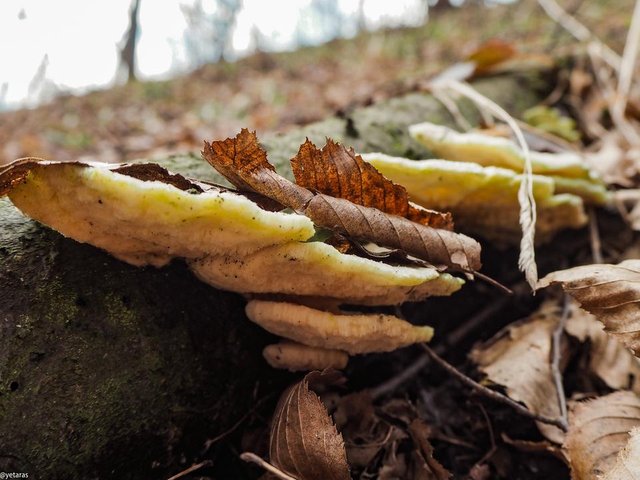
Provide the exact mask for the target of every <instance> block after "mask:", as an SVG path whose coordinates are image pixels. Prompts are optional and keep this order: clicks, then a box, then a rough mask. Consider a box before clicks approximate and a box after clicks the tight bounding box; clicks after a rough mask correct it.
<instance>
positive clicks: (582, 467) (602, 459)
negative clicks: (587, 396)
mask: <svg viewBox="0 0 640 480" xmlns="http://www.w3.org/2000/svg"><path fill="white" fill-rule="evenodd" d="M638 427H640V398H639V397H638V396H637V395H636V394H635V393H633V392H615V393H612V394H610V395H606V396H604V397H598V398H596V399H595V400H590V401H587V402H582V403H574V404H573V405H572V408H571V413H570V415H569V432H568V433H567V438H566V441H565V443H564V448H565V449H566V452H567V456H568V458H569V462H570V464H571V473H572V478H573V479H574V480H596V479H601V478H602V476H603V475H605V474H607V473H609V474H610V471H611V469H612V468H614V466H615V464H616V456H617V454H618V452H620V451H621V450H622V449H623V448H624V447H625V446H626V445H627V443H628V442H629V432H630V431H631V430H632V429H634V428H638ZM607 478H611V479H613V478H615V479H616V480H620V477H611V476H609V477H607ZM631 478H637V477H631Z"/></svg>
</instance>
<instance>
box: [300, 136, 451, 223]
mask: <svg viewBox="0 0 640 480" xmlns="http://www.w3.org/2000/svg"><path fill="white" fill-rule="evenodd" d="M291 168H292V170H293V175H294V176H295V179H296V183H297V184H298V185H300V186H303V187H305V188H307V189H309V190H311V191H315V192H319V193H324V194H325V195H329V196H331V197H335V198H344V199H345V200H349V201H350V202H353V203H356V204H358V205H362V206H365V207H372V208H377V209H378V210H380V211H381V212H385V213H389V214H391V215H397V216H399V217H404V218H407V219H409V220H411V221H413V222H416V223H420V224H422V225H428V226H430V227H433V228H442V229H445V230H453V219H452V218H451V214H449V213H441V212H437V211H435V210H428V209H426V208H422V207H419V206H417V205H414V204H412V203H411V202H409V197H408V194H407V190H406V189H405V188H404V187H403V186H402V185H399V184H397V183H394V182H392V181H391V180H389V179H388V178H386V177H385V176H384V175H382V174H381V173H380V172H379V171H378V170H377V169H376V168H375V167H374V166H373V165H371V164H370V163H367V162H365V161H364V160H363V159H362V157H361V156H360V155H356V153H355V151H354V150H353V149H352V148H349V149H347V148H346V147H345V146H344V145H342V144H339V143H335V142H334V141H333V140H331V139H327V143H326V145H325V146H324V147H323V148H322V150H320V149H318V148H317V147H316V146H315V145H314V144H313V143H311V142H310V141H309V139H307V140H306V141H305V142H304V143H303V144H302V145H301V146H300V149H299V151H298V154H297V155H296V156H295V157H293V158H292V159H291Z"/></svg>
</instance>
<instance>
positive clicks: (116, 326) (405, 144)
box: [0, 76, 544, 479]
mask: <svg viewBox="0 0 640 480" xmlns="http://www.w3.org/2000/svg"><path fill="white" fill-rule="evenodd" d="M528 78H529V80H526V81H525V80H523V79H521V78H518V77H517V76H509V77H500V78H494V79H491V80H485V81H483V82H480V83H479V84H478V85H479V88H480V89H481V90H483V91H484V92H485V93H487V94H489V95H490V96H492V97H493V98H494V99H496V100H497V101H498V102H499V103H501V104H502V105H503V106H505V107H506V108H507V109H508V110H510V111H512V112H515V113H517V112H521V111H522V110H524V109H525V108H528V107H530V106H532V105H534V104H535V103H536V102H537V101H538V100H539V99H540V98H541V92H538V91H537V90H536V88H533V87H535V85H538V86H539V85H541V84H544V82H542V83H540V81H539V80H540V79H539V78H537V77H536V78H535V79H534V81H533V83H532V81H531V77H528ZM527 82H528V83H527ZM301 108H303V107H301ZM463 110H464V111H465V112H466V113H467V115H468V117H470V118H471V119H474V118H477V114H476V113H474V109H473V108H471V107H469V105H466V106H465V107H464V108H463ZM425 120H429V121H434V122H441V123H447V124H452V121H451V118H450V116H449V114H448V113H447V111H446V110H445V109H444V108H443V107H442V106H441V105H440V104H439V103H438V102H437V101H436V100H435V99H433V97H431V96H430V95H427V94H423V93H415V94H410V95H407V96H404V97H401V98H397V99H393V100H390V101H388V102H384V103H381V104H379V105H374V106H371V107H367V108H361V109H357V110H355V111H353V112H352V113H351V114H350V115H349V116H348V117H346V118H332V119H328V120H326V121H323V122H319V123H316V124H313V125H309V126H307V127H304V128H300V129H296V130H294V131H291V132H289V133H287V134H285V135H270V136H269V135H267V136H264V139H265V141H264V143H265V145H266V146H267V148H268V151H269V155H270V159H271V160H272V161H273V162H275V163H276V165H277V167H278V169H279V170H280V171H281V172H283V173H285V174H286V175H288V176H290V175H291V173H290V170H289V167H288V159H289V158H290V157H291V156H293V154H295V152H296V151H297V148H298V145H299V144H300V143H302V142H303V141H304V139H305V137H307V136H308V137H309V138H310V139H312V140H313V141H314V142H316V143H317V144H320V145H322V144H324V137H325V136H331V137H332V138H334V139H336V140H340V141H343V142H345V143H346V144H349V145H354V146H355V147H356V149H357V150H359V151H363V152H364V151H373V150H382V151H385V152H387V153H389V154H393V155H404V156H409V157H420V156H423V155H425V154H426V152H425V151H423V150H422V149H421V148H420V147H419V146H418V145H417V144H415V143H414V142H412V141H411V139H410V138H409V137H408V134H407V131H406V127H407V126H408V125H409V124H411V123H415V122H419V121H425ZM195 157H197V155H194V156H183V157H173V158H170V159H165V160H162V161H161V162H160V163H161V164H163V165H165V166H167V167H168V168H170V169H171V170H173V171H175V172H180V173H183V174H187V175H190V176H192V177H196V178H198V177H199V178H202V179H210V180H215V181H220V180H221V179H220V178H219V177H217V176H216V175H215V174H213V172H212V170H211V169H210V167H209V166H208V165H207V164H206V162H204V161H202V160H199V159H196V158H195ZM0 259H1V263H0V292H1V293H0V471H15V472H27V473H29V478H41V479H49V478H51V479H54V478H120V479H126V478H159V477H161V476H163V475H166V473H167V472H168V470H167V469H166V467H168V466H169V467H172V468H173V470H172V471H173V472H174V473H175V471H176V468H175V467H176V465H178V463H177V460H178V459H179V458H180V457H181V456H184V458H186V459H187V461H188V459H190V458H193V456H194V455H196V454H197V450H199V449H200V448H201V446H202V444H203V441H204V439H205V438H207V436H208V437H209V438H211V437H213V436H215V435H217V434H219V433H221V432H223V431H224V430H225V429H226V428H228V427H229V425H231V424H233V423H234V422H235V421H236V420H237V419H238V418H239V417H240V416H241V415H242V414H244V413H246V412H247V411H248V410H249V408H250V405H251V404H252V402H254V401H255V399H254V397H253V395H252V392H254V389H255V388H256V385H257V383H258V382H259V384H260V389H259V396H263V395H265V394H266V393H268V392H272V393H277V392H279V391H280V390H281V388H282V386H283V380H287V379H290V378H291V377H289V376H286V375H283V374H279V373H276V372H274V371H273V370H270V369H268V367H267V366H266V364H265V363H264V362H263V360H262V358H261V351H262V348H263V346H264V345H265V344H266V343H268V342H269V341H270V340H271V339H272V337H271V336H270V335H268V334H267V333H265V332H263V331H261V330H260V329H259V328H257V327H256V326H254V325H253V324H251V323H250V322H248V321H247V320H246V318H245V315H244V310H243V308H244V300H243V299H242V297H241V296H239V295H236V294H234V293H230V292H224V291H219V290H216V289H214V288H212V287H209V286H207V285H205V284H202V283H200V282H199V281H198V280H196V279H195V278H194V276H193V275H192V274H191V273H190V272H189V271H188V270H187V268H186V267H185V266H184V265H183V264H182V263H181V262H180V261H175V262H173V263H172V264H171V265H169V266H168V267H165V268H161V269H155V268H135V267H132V266H130V265H127V264H124V263H122V262H120V261H118V260H115V259H114V258H112V257H110V256H109V255H108V254H106V253H104V252H102V251H100V250H98V249H96V248H94V247H92V246H90V245H86V244H79V243H77V242H75V241H73V240H70V239H66V238H63V237H62V236H61V235H59V234H58V233H56V232H53V231H51V230H49V229H47V228H44V227H42V226H39V225H38V224H36V223H35V222H33V221H31V220H29V219H27V218H25V217H24V216H23V215H22V214H20V213H19V212H18V211H17V210H16V209H15V208H14V207H13V206H12V205H11V204H10V203H9V201H8V200H6V199H4V200H0ZM194 446H196V447H194Z"/></svg>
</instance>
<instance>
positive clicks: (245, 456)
mask: <svg viewBox="0 0 640 480" xmlns="http://www.w3.org/2000/svg"><path fill="white" fill-rule="evenodd" d="M240 458H241V459H242V460H244V461H245V462H251V463H255V464H256V465H258V466H259V467H262V468H264V469H265V470H266V471H267V472H269V473H271V474H273V475H275V476H276V477H278V478H281V479H282V480H298V479H297V478H295V477H292V476H291V475H287V474H286V473H284V472H283V471H282V470H280V469H279V468H276V467H274V466H273V465H271V464H270V463H269V462H267V461H265V460H263V459H262V458H260V457H259V456H258V455H256V454H255V453H251V452H244V453H241V454H240Z"/></svg>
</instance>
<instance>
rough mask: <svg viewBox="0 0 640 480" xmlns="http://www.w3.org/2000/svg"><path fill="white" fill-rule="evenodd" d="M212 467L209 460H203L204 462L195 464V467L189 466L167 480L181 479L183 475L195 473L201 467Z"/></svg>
mask: <svg viewBox="0 0 640 480" xmlns="http://www.w3.org/2000/svg"><path fill="white" fill-rule="evenodd" d="M211 465H213V462H212V461H211V460H205V461H204V462H200V463H196V464H195V465H191V466H190V467H189V468H187V469H185V470H183V471H181V472H180V473H176V474H175V475H174V476H173V477H171V478H168V479H167V480H177V479H178V478H182V477H184V476H185V475H189V474H190V473H193V472H195V471H196V470H200V469H201V468H203V467H210V466H211Z"/></svg>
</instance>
